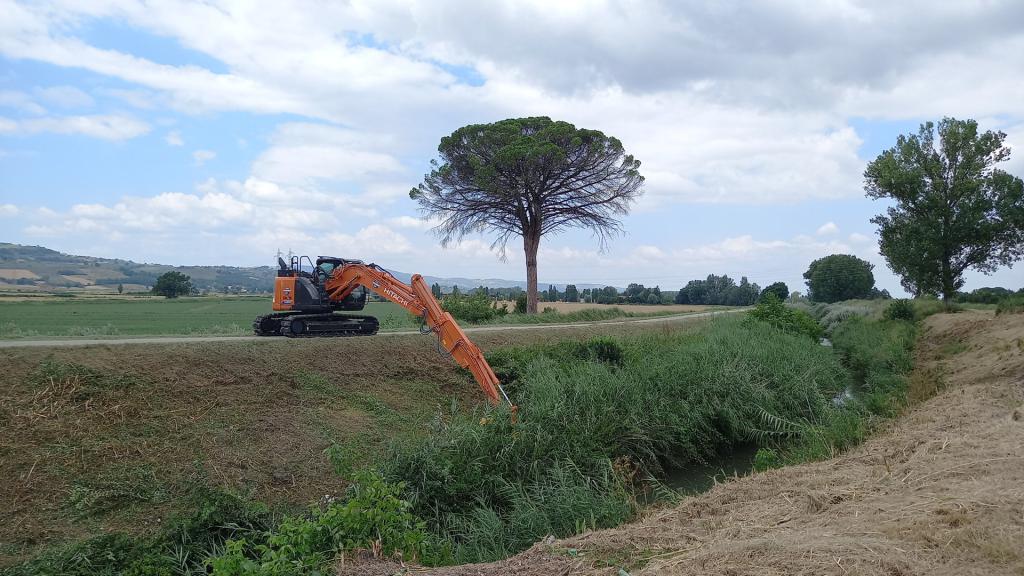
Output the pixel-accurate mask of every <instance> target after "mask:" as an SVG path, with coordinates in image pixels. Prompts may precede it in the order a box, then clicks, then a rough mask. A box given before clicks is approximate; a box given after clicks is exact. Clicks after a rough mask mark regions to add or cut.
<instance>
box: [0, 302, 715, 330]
mask: <svg viewBox="0 0 1024 576" xmlns="http://www.w3.org/2000/svg"><path fill="white" fill-rule="evenodd" d="M546 306H550V307H554V308H556V309H557V310H558V314H541V315H537V316H531V317H526V316H523V315H518V314H514V315H509V316H505V317H503V318H500V319H499V320H496V321H495V322H496V323H498V322H500V323H503V324H539V323H560V322H580V321H600V320H610V319H615V318H623V317H633V316H661V315H667V314H675V313H684V312H697V311H700V310H703V309H705V308H707V307H705V306H606V305H600V304H580V303H565V302H555V303H548V304H546ZM270 312H271V310H270V298H269V297H268V296H234V297H232V296H208V297H200V298H176V299H171V300H168V299H166V298H151V297H138V296H120V297H119V296H111V297H106V298H99V297H91V298H90V297H73V298H61V297H25V296H20V297H11V298H9V299H0V338H73V337H97V336H99V337H102V336H110V337H126V336H127V337H131V336H172V335H175V336H179V335H191V336H217V335H222V336H242V335H248V334H252V321H253V319H254V318H255V317H256V316H259V315H260V314H269V313H270ZM361 313H362V314H369V315H371V316H376V317H377V319H378V320H379V321H380V329H381V330H382V331H389V330H409V329H413V328H416V327H417V326H418V325H419V321H418V320H417V319H416V318H414V317H413V316H412V315H410V314H409V313H408V312H406V311H405V310H404V309H402V308H401V307H400V306H398V305H397V304H392V303H390V302H370V303H368V304H367V305H366V308H365V309H364V310H363V311H362V312H361Z"/></svg>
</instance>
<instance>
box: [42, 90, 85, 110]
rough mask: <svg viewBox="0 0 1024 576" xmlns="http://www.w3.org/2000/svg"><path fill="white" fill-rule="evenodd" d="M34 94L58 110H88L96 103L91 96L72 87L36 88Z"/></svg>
mask: <svg viewBox="0 0 1024 576" xmlns="http://www.w3.org/2000/svg"><path fill="white" fill-rule="evenodd" d="M34 92H35V94H36V96H38V97H39V98H40V99H42V100H43V101H45V102H48V103H50V104H53V105H54V106H58V107H60V108H89V107H91V106H93V105H94V104H95V103H96V101H95V100H93V98H92V96H89V95H88V94H86V93H85V92H83V91H82V90H80V89H78V88H75V87H74V86H50V87H48V88H36V89H35V90H34Z"/></svg>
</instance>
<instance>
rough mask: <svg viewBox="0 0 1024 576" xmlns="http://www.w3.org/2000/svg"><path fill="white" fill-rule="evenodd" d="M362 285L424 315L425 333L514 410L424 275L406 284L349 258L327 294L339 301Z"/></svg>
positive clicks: (493, 398)
mask: <svg viewBox="0 0 1024 576" xmlns="http://www.w3.org/2000/svg"><path fill="white" fill-rule="evenodd" d="M359 286H363V287H365V288H366V289H367V290H370V291H372V292H374V293H375V294H377V295H379V296H381V297H383V298H387V299H388V300H390V301H392V302H394V303H395V304H398V305H399V306H401V307H403V308H405V309H406V310H408V311H409V312H411V313H412V314H413V315H415V316H419V317H421V318H423V322H424V326H425V327H426V329H421V331H422V332H423V333H424V334H429V333H431V332H433V333H435V334H437V337H438V340H439V342H440V343H441V346H443V347H444V349H445V350H447V351H448V353H449V354H451V356H452V358H454V359H455V361H456V362H457V363H458V364H459V366H462V367H463V368H466V369H468V370H469V371H470V372H472V374H473V378H475V379H476V382H477V384H479V385H480V388H481V389H482V390H483V391H484V394H486V395H487V399H488V400H490V402H491V404H494V405H497V404H500V403H501V402H502V401H503V400H504V401H505V402H506V403H508V405H509V407H510V408H511V409H512V410H513V412H515V409H516V406H515V405H514V404H512V401H511V400H509V398H508V395H507V394H505V390H504V389H503V388H502V387H501V382H499V381H498V377H497V376H495V374H494V370H492V369H491V366H490V364H488V363H487V360H486V359H485V358H484V355H483V352H481V351H480V348H478V347H477V346H476V344H473V342H471V341H470V339H469V337H468V336H466V333H465V332H463V331H462V328H459V325H458V324H457V323H456V322H455V319H454V318H452V315H451V314H449V313H448V312H445V311H444V309H442V308H441V305H440V304H439V303H438V302H437V300H436V299H435V298H434V295H433V294H432V293H431V292H430V287H429V286H427V283H426V282H425V281H424V280H423V277H422V276H420V275H419V274H413V276H412V280H411V282H410V283H409V284H405V283H403V282H400V281H399V280H398V279H397V278H395V277H394V276H392V275H391V273H390V272H388V271H387V270H384V269H383V268H381V267H380V266H377V265H375V264H363V263H351V262H350V263H346V264H344V265H342V266H338V267H336V268H335V269H334V271H333V272H332V274H331V277H330V278H328V279H327V281H326V282H325V283H324V288H325V290H326V291H327V295H328V297H330V299H331V300H332V301H336V302H339V301H341V300H344V299H345V298H346V297H347V296H348V295H349V294H351V293H352V291H353V290H355V289H356V288H358V287H359Z"/></svg>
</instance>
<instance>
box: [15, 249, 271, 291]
mask: <svg viewBox="0 0 1024 576" xmlns="http://www.w3.org/2000/svg"><path fill="white" fill-rule="evenodd" d="M172 270H175V271H178V272H182V273H184V274H188V275H189V276H191V277H192V283H193V285H194V286H196V287H197V288H199V289H200V290H212V291H217V292H222V291H225V290H228V291H233V292H266V291H269V290H273V288H274V274H275V271H274V268H273V267H271V266H259V267H255V268H240V267H237V266H168V265H165V264H147V263H138V262H133V261H131V260H121V259H117V258H115V259H110V258H97V257H94V256H76V255H72V254H65V253H63V252H57V251H56V250H50V249H49V248H44V247H42V246H23V245H21V244H7V243H0V289H3V290H19V289H20V290H34V291H40V290H42V291H49V290H62V289H65V290H66V289H74V290H86V291H96V292H107V291H111V290H116V289H117V285H118V284H121V285H123V286H124V290H125V291H126V292H138V291H142V290H148V289H149V288H150V287H151V286H152V285H153V283H154V282H156V278H157V277H158V276H160V275H161V274H163V273H164V272H169V271H172Z"/></svg>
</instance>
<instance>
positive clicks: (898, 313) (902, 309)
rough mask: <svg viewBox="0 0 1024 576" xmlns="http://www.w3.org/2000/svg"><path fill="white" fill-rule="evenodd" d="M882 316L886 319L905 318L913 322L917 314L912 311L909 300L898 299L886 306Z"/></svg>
mask: <svg viewBox="0 0 1024 576" xmlns="http://www.w3.org/2000/svg"><path fill="white" fill-rule="evenodd" d="M883 316H884V317H885V319H886V320H906V321H908V322H913V321H914V319H915V318H916V316H917V314H916V313H915V312H914V305H913V304H911V303H910V300H905V299H900V300H894V301H893V302H892V304H889V306H888V307H886V309H885V312H884V313H883Z"/></svg>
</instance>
